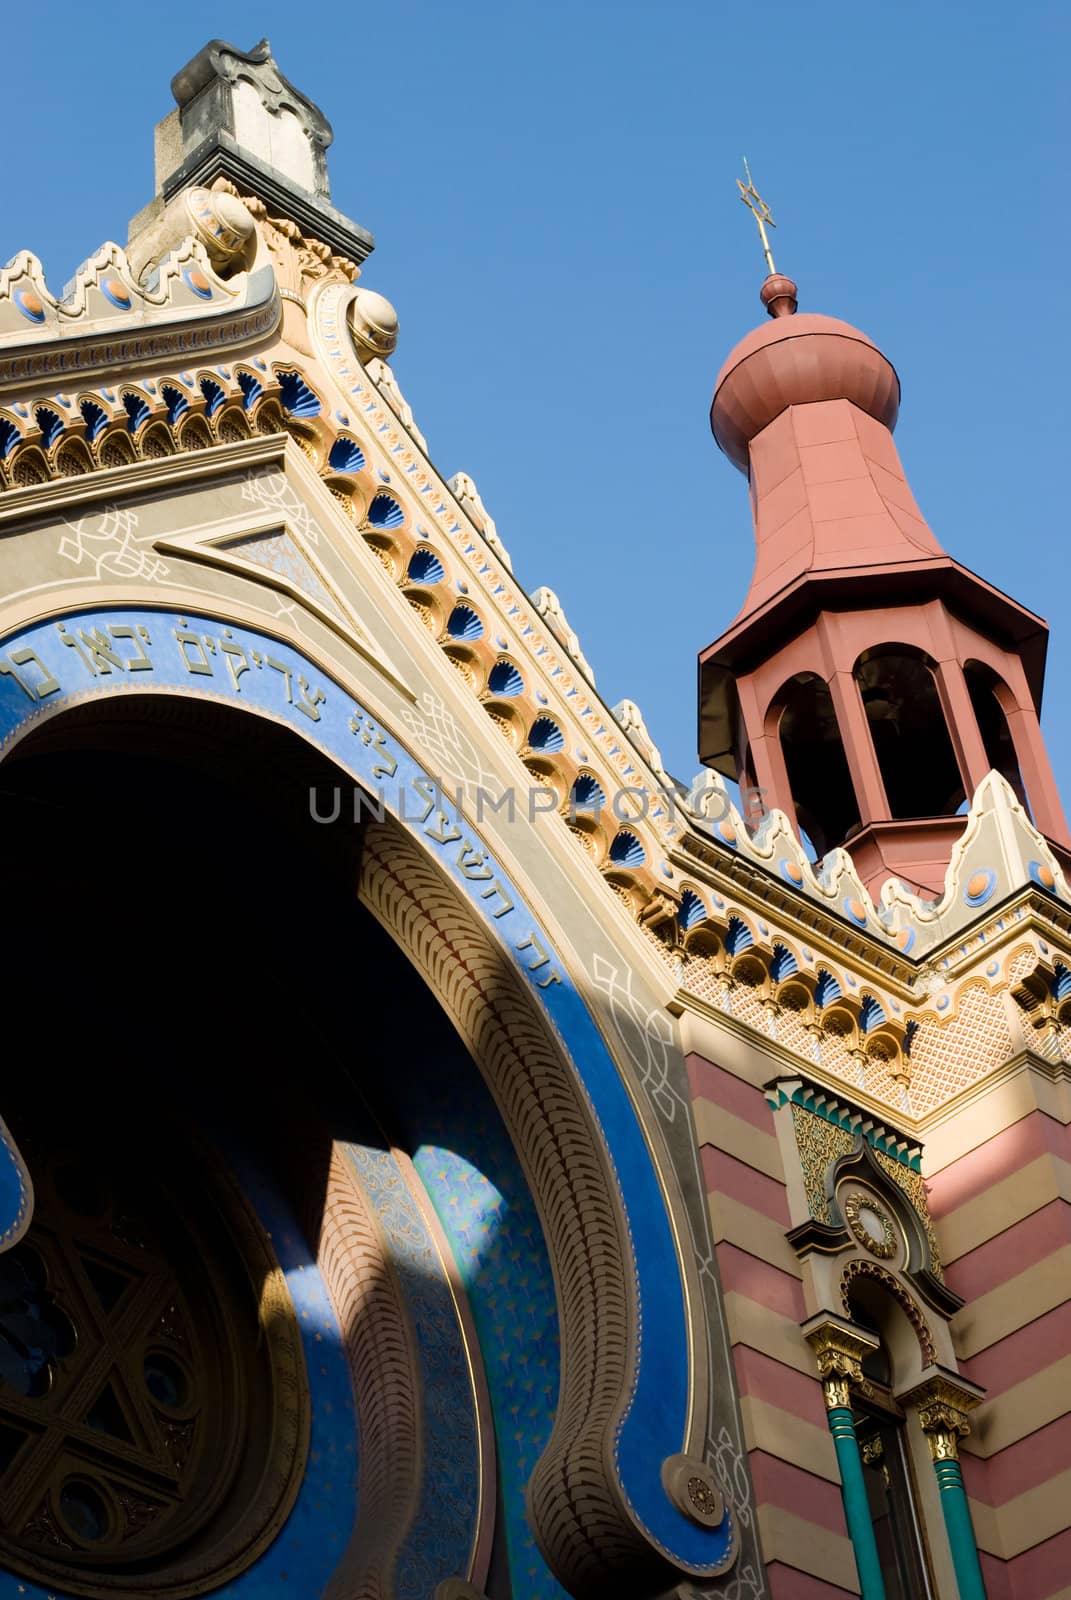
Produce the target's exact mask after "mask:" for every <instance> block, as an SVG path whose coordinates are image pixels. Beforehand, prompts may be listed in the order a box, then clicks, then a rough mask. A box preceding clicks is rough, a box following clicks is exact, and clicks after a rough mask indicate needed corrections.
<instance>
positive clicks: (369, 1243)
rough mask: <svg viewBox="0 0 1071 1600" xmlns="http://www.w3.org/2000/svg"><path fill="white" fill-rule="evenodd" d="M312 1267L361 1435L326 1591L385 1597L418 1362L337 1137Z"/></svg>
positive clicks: (406, 1479)
mask: <svg viewBox="0 0 1071 1600" xmlns="http://www.w3.org/2000/svg"><path fill="white" fill-rule="evenodd" d="M319 1267H320V1271H321V1272H322V1273H323V1277H324V1281H325V1283H326V1285H327V1289H328V1293H329V1294H330V1296H331V1301H332V1304H333V1305H334V1307H335V1311H336V1314H337V1316H338V1320H339V1326H340V1328H341V1330H342V1335H343V1339H344V1341H345V1347H346V1356H347V1359H348V1361H349V1366H350V1375H351V1377H352V1380H353V1393H354V1397H355V1400H356V1405H357V1422H358V1430H359V1438H360V1452H359V1470H358V1490H357V1507H358V1511H357V1519H356V1522H355V1524H354V1528H353V1533H352V1536H351V1538H350V1542H349V1545H348V1546H347V1548H346V1552H345V1554H344V1555H343V1557H342V1559H341V1561H340V1562H339V1564H338V1566H337V1567H336V1569H335V1571H334V1574H333V1575H332V1578H331V1582H330V1583H329V1585H328V1587H327V1589H326V1590H325V1591H324V1600H358V1597H359V1600H390V1596H391V1595H392V1594H393V1588H392V1585H391V1578H392V1574H393V1570H394V1565H395V1562H396V1560H397V1557H398V1553H399V1551H400V1549H401V1546H402V1542H403V1540H404V1538H405V1535H406V1533H407V1531H408V1529H409V1526H410V1524H411V1522H412V1520H413V1517H414V1515H415V1513H416V1507H417V1501H418V1497H419V1492H420V1440H419V1420H418V1408H419V1405H420V1377H419V1364H418V1361H417V1357H416V1352H415V1350H414V1349H413V1347H412V1342H411V1337H410V1332H409V1323H408V1319H407V1317H406V1314H405V1309H404V1305H403V1302H402V1295H401V1291H400V1288H399V1285H398V1282H397V1279H396V1277H395V1275H394V1272H393V1270H392V1268H391V1266H390V1263H389V1262H388V1260H387V1258H386V1255H385V1253H384V1248H383V1241H382V1239H381V1237H380V1234H379V1231H378V1229H377V1228H376V1226H375V1223H374V1221H373V1219H372V1215H371V1212H370V1210H369V1208H368V1206H367V1203H366V1202H365V1199H364V1197H363V1195H362V1194H361V1190H360V1187H359V1186H358V1184H357V1182H356V1179H355V1178H354V1176H353V1174H352V1172H351V1171H350V1169H349V1166H348V1164H347V1161H346V1158H345V1156H344V1155H343V1153H342V1152H341V1151H340V1150H339V1148H338V1147H337V1146H335V1147H334V1148H333V1149H332V1151H331V1159H330V1165H329V1168H328V1179H327V1194H326V1197H325V1200H324V1207H323V1220H322V1223H321V1227H320V1249H319Z"/></svg>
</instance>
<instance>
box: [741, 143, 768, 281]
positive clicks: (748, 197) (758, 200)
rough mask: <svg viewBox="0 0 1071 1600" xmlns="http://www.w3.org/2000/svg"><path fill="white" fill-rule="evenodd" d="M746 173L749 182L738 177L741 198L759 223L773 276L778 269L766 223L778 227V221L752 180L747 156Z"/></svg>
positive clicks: (763, 250) (765, 253) (763, 246)
mask: <svg viewBox="0 0 1071 1600" xmlns="http://www.w3.org/2000/svg"><path fill="white" fill-rule="evenodd" d="M744 174H745V176H746V177H747V182H746V183H744V182H743V180H742V179H740V178H737V180H736V187H737V188H738V189H739V190H740V198H741V200H742V201H743V202H744V204H745V205H746V206H747V208H748V210H749V211H750V212H751V214H752V216H753V217H754V218H755V221H756V222H757V223H758V227H759V238H760V239H761V240H762V253H763V255H764V256H765V257H766V270H767V272H768V273H769V274H770V276H771V277H772V276H773V274H774V272H775V271H776V270H777V269H776V268H775V266H774V264H773V255H772V253H771V250H770V241H769V239H768V238H767V235H766V224H767V223H769V224H770V227H771V228H776V227H777V223H776V222H775V221H774V219H773V217H771V215H770V208H769V206H768V205H767V204H766V201H765V200H764V199H763V198H762V196H761V195H760V194H759V192H758V190H757V189H756V188H755V185H754V184H753V183H752V181H751V168H750V167H749V166H748V164H747V156H745V157H744Z"/></svg>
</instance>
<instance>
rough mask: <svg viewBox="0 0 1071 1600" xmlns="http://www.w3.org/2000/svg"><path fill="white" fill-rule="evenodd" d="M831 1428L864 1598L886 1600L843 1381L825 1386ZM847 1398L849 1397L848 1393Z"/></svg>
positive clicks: (857, 1445)
mask: <svg viewBox="0 0 1071 1600" xmlns="http://www.w3.org/2000/svg"><path fill="white" fill-rule="evenodd" d="M824 1387H825V1392H826V1405H827V1407H828V1410H827V1412H826V1415H827V1416H828V1417H829V1431H830V1433H831V1434H832V1435H833V1444H834V1447H835V1449H836V1452H837V1465H838V1466H839V1467H840V1482H841V1491H842V1493H843V1495H844V1514H845V1517H846V1519H847V1522H848V1537H849V1538H850V1539H851V1541H852V1546H853V1548H854V1550H855V1564H856V1567H857V1568H858V1569H859V1585H860V1589H861V1591H862V1600H885V1581H884V1579H883V1578H882V1576H881V1563H880V1561H879V1560H878V1547H877V1543H876V1542H875V1539H874V1524H873V1522H872V1521H871V1520H870V1502H869V1500H868V1499H867V1494H866V1481H865V1479H864V1477H863V1461H862V1457H861V1456H860V1454H859V1441H858V1439H857V1438H856V1437H855V1423H854V1422H853V1421H852V1414H851V1411H850V1410H849V1409H848V1407H847V1406H846V1405H838V1404H836V1403H835V1402H836V1401H837V1400H839V1399H841V1398H842V1396H841V1394H840V1393H838V1390H841V1389H842V1388H843V1390H844V1391H846V1390H847V1387H848V1386H847V1383H846V1382H844V1381H843V1380H841V1381H840V1382H839V1383H838V1381H837V1380H835V1379H834V1380H832V1381H830V1380H827V1381H826V1383H825V1385H824ZM845 1397H846V1396H845Z"/></svg>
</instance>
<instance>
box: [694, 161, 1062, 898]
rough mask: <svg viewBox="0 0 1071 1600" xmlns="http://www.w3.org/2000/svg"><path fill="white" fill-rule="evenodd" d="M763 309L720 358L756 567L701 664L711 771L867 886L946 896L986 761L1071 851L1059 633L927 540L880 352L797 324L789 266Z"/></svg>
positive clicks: (816, 323) (714, 422) (704, 752)
mask: <svg viewBox="0 0 1071 1600" xmlns="http://www.w3.org/2000/svg"><path fill="white" fill-rule="evenodd" d="M741 187H742V186H741ZM771 264H772V263H771ZM761 298H762V302H763V304H764V305H765V306H766V309H767V312H768V314H769V317H770V320H769V321H768V322H766V323H765V324H764V325H763V326H761V327H758V328H756V329H754V330H753V331H752V332H751V333H749V334H748V335H747V337H746V338H744V339H743V340H742V341H741V342H740V344H738V345H737V347H736V349H735V350H733V352H732V354H731V355H730V356H729V359H728V360H727V361H726V363H725V365H724V367H723V368H722V370H721V372H720V373H719V375H718V380H717V384H716V385H715V391H714V402H713V405H712V406H711V411H710V425H711V429H712V431H713V433H714V438H715V439H716V440H717V443H718V445H719V447H720V448H721V450H722V451H724V453H725V454H726V455H727V456H728V457H729V459H730V461H732V463H733V465H734V466H736V467H738V468H739V470H740V471H741V472H742V473H744V474H745V476H746V477H747V479H748V483H749V486H750V492H751V508H752V514H753V517H754V523H755V542H756V555H755V570H754V573H753V575H752V580H751V587H750V589H749V591H748V594H747V598H746V599H745V601H744V605H743V608H742V610H741V611H740V614H739V615H738V616H737V618H736V620H735V622H733V623H732V624H731V626H730V627H729V628H728V629H727V630H726V631H725V632H724V633H722V634H721V636H720V637H719V638H717V639H716V640H715V641H714V643H713V644H711V645H710V646H708V648H707V649H706V650H704V651H703V652H702V654H701V655H700V658H699V754H700V759H701V760H702V761H703V762H705V763H706V764H707V765H708V766H710V767H713V768H715V770H717V771H719V772H721V773H724V774H725V775H726V776H728V777H731V778H735V779H737V780H738V781H739V782H740V783H742V784H748V785H753V786H754V787H755V788H757V789H758V790H760V791H761V792H762V798H763V804H764V806H765V807H766V808H767V809H772V808H774V807H776V808H779V809H780V810H782V811H784V812H785V813H787V815H788V816H789V818H791V819H792V820H793V821H794V822H795V824H796V826H797V827H798V828H799V829H800V830H801V831H802V832H803V833H805V834H806V835H807V836H808V837H809V839H810V841H811V843H812V844H813V846H814V849H815V851H816V852H817V854H818V856H819V857H821V856H823V855H824V854H825V853H826V852H827V851H828V850H830V849H832V848H833V847H834V846H836V845H843V846H844V848H845V849H847V850H849V851H850V852H851V854H852V856H853V858H854V859H855V862H856V865H857V866H858V868H859V871H860V873H861V875H862V877H863V879H864V881H865V882H866V884H867V886H868V888H869V889H870V891H871V893H873V894H875V895H876V894H877V891H878V890H879V889H880V887H881V885H882V883H883V882H884V881H885V880H886V879H887V878H890V877H898V878H902V879H903V880H904V881H905V882H906V883H907V884H908V885H910V886H911V887H912V888H914V889H916V890H917V891H919V892H921V893H922V894H924V895H927V896H936V895H939V894H940V893H941V890H942V888H943V884H944V875H945V869H946V867H947V865H948V860H949V856H950V853H951V850H952V846H953V844H954V842H955V840H956V838H957V837H958V836H959V834H960V832H961V831H962V828H963V825H964V817H963V813H964V811H965V809H966V806H967V803H968V802H969V801H970V798H971V796H972V795H973V793H974V791H975V789H976V788H977V787H978V785H979V784H980V783H981V781H982V779H983V778H984V777H985V775H986V773H987V772H989V771H990V769H992V768H995V769H996V770H997V771H998V772H1000V773H1002V774H1003V776H1004V777H1005V778H1006V779H1007V780H1008V782H1009V783H1010V784H1011V786H1012V788H1013V789H1014V790H1015V792H1016V794H1017V795H1018V796H1019V798H1020V800H1021V801H1022V802H1023V804H1024V805H1025V806H1026V807H1027V809H1028V811H1029V812H1030V815H1031V816H1032V818H1033V821H1034V823H1035V825H1036V826H1037V827H1038V828H1039V829H1040V830H1041V831H1042V832H1043V833H1045V834H1046V835H1047V836H1048V838H1049V839H1050V841H1051V842H1052V843H1053V845H1054V846H1056V847H1057V848H1058V849H1060V850H1061V852H1063V851H1067V850H1068V849H1071V840H1069V837H1068V831H1067V823H1066V821H1065V820H1064V815H1063V811H1062V809H1061V806H1060V801H1059V797H1058V794H1057V791H1056V785H1055V782H1054V780H1053V776H1052V771H1051V768H1050V766H1049V760H1048V755H1047V753H1046V750H1045V745H1044V741H1043V739H1042V736H1041V727H1040V723H1039V720H1038V717H1039V711H1040V706H1041V691H1042V679H1043V675H1044V664H1045V649H1046V644H1047V639H1048V629H1047V627H1046V624H1045V623H1044V621H1043V620H1042V619H1041V618H1040V617H1037V616H1035V615H1034V614H1033V613H1032V612H1030V611H1027V610H1026V609H1025V608H1024V607H1023V606H1020V605H1018V604H1016V602H1015V601H1013V600H1010V599H1009V598H1008V597H1007V596H1006V595H1004V594H1002V593H1001V592H1000V591H999V590H997V589H994V588H993V587H992V586H991V585H990V584H988V583H986V582H985V581H984V579H982V578H979V577H977V576H976V575H975V574H974V573H973V572H971V571H969V570H968V569H967V568H966V567H964V566H961V565H960V563H959V562H958V561H954V560H953V559H952V558H951V556H949V555H946V553H945V551H944V550H943V549H942V547H941V545H940V544H939V543H938V541H937V539H936V538H935V536H934V534H933V533H932V532H931V530H930V528H929V526H928V525H927V523H926V521H925V519H924V518H923V515H922V513H921V511H920V510H919V508H918V506H917V505H916V503H915V499H914V496H913V495H912V493H911V489H910V487H909V486H908V483H907V479H906V477H905V475H904V469H903V467H902V466H901V463H900V457H899V454H898V452H897V449H896V445H895V444H894V442H893V429H894V428H895V426H896V418H897V413H898V410H899V405H900V382H899V379H898V378H897V375H896V372H895V370H894V369H893V366H892V364H891V363H890V362H889V360H888V359H887V358H886V357H885V356H884V355H883V354H882V352H881V351H880V350H879V349H878V348H877V346H876V345H874V344H873V343H872V342H871V340H870V339H868V338H867V337H866V335H865V334H863V333H860V332H859V331H858V329H856V328H852V327H849V326H848V324H847V323H845V322H839V321H837V320H836V319H834V318H833V317H826V316H819V315H816V314H815V313H813V312H811V313H806V312H805V313H799V312H797V309H796V307H797V298H796V285H795V284H794V283H793V282H792V281H791V279H789V278H786V277H784V276H783V275H781V274H779V273H775V272H771V273H770V275H769V276H768V277H767V279H766V281H765V283H764V284H763V286H762V291H761Z"/></svg>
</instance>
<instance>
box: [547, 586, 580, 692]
mask: <svg viewBox="0 0 1071 1600" xmlns="http://www.w3.org/2000/svg"><path fill="white" fill-rule="evenodd" d="M532 604H533V605H534V606H535V609H536V611H537V612H538V614H539V615H540V616H541V617H542V618H543V621H544V622H545V623H546V625H547V627H548V628H549V629H550V631H551V633H552V634H553V635H554V637H555V639H557V641H558V643H559V644H560V645H561V647H562V649H563V650H564V651H565V653H566V655H567V656H568V657H569V659H570V661H572V662H573V663H574V664H575V665H576V666H577V667H579V668H580V671H581V672H582V673H583V674H584V677H585V678H586V679H587V680H588V682H589V684H591V686H592V688H594V686H595V674H594V672H593V671H592V670H591V667H590V665H589V663H588V659H587V657H586V656H585V655H584V652H583V651H582V650H581V648H580V640H579V639H578V638H577V636H576V634H575V633H574V631H573V629H572V628H571V627H570V626H569V620H568V618H567V617H566V615H565V612H564V611H563V610H562V603H561V601H560V600H559V599H558V596H557V595H556V594H555V593H554V590H553V589H548V588H547V587H546V586H545V585H544V587H543V588H541V589H536V590H535V591H534V592H533V594H532Z"/></svg>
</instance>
